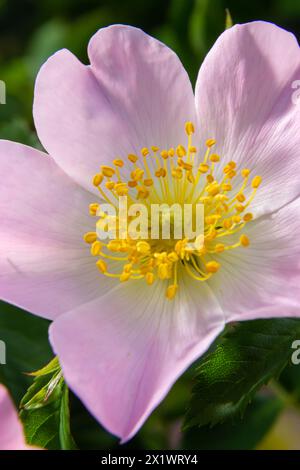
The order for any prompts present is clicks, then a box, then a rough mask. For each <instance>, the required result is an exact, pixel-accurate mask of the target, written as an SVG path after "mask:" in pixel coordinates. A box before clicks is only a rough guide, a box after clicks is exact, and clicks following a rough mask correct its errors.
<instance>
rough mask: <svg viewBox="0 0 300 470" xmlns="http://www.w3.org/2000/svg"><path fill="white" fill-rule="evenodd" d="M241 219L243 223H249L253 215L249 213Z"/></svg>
mask: <svg viewBox="0 0 300 470" xmlns="http://www.w3.org/2000/svg"><path fill="white" fill-rule="evenodd" d="M243 219H244V221H245V222H249V221H250V220H252V219H253V214H251V212H247V214H245V215H244V217H243Z"/></svg>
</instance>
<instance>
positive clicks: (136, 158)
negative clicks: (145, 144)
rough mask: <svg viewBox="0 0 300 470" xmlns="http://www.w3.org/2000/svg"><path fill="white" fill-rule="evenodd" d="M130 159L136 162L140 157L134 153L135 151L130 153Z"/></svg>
mask: <svg viewBox="0 0 300 470" xmlns="http://www.w3.org/2000/svg"><path fill="white" fill-rule="evenodd" d="M127 158H128V160H129V161H130V162H131V163H136V162H137V161H138V159H139V158H138V157H137V156H136V155H134V154H133V153H130V154H129V155H128V156H127Z"/></svg>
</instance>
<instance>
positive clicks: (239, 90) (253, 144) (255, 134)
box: [196, 21, 300, 214]
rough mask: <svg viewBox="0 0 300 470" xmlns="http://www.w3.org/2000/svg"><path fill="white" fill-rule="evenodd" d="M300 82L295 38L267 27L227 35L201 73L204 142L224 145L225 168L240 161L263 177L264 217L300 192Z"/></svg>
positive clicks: (259, 200)
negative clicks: (299, 89)
mask: <svg viewBox="0 0 300 470" xmlns="http://www.w3.org/2000/svg"><path fill="white" fill-rule="evenodd" d="M299 77H300V48H299V45H298V43H297V40H296V38H295V37H294V36H293V35H292V34H290V33H288V32H286V31H284V30H283V29H281V28H278V27H277V26H275V25H273V24H271V23H265V22H261V21H260V22H253V23H248V24H243V25H236V26H234V27H232V28H230V29H229V30H227V31H226V32H224V33H223V34H222V35H221V36H220V38H219V39H218V40H217V42H216V43H215V45H214V47H213V48H212V49H211V51H210V52H209V54H208V55H207V57H206V59H205V60H204V63H203V65H202V66H201V68H200V71H199V75H198V80H197V85H196V106H197V109H198V117H199V125H200V128H201V131H202V133H203V136H204V137H203V140H204V139H205V138H208V137H213V138H215V139H216V140H217V146H216V151H217V153H220V155H221V157H222V161H224V162H225V163H226V162H227V161H229V160H234V161H236V162H237V163H238V166H239V168H243V167H249V168H250V169H251V170H253V174H259V175H261V176H262V178H263V184H262V186H261V188H259V191H258V193H257V195H256V197H255V200H254V202H253V205H252V206H251V207H253V211H255V212H256V213H257V214H264V213H268V212H272V211H273V210H276V209H277V208H280V207H282V206H283V205H284V204H286V203H287V202H289V201H291V200H293V199H294V198H295V197H296V196H298V195H299V193H300V186H299V172H300V159H299V146H300V106H296V104H295V103H294V102H293V100H292V95H293V93H294V92H295V89H293V88H292V84H293V82H294V81H295V80H296V79H299ZM219 167H220V166H219Z"/></svg>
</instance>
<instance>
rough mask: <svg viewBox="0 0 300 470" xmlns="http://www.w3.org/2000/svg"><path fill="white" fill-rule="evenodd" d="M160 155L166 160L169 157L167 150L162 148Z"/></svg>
mask: <svg viewBox="0 0 300 470" xmlns="http://www.w3.org/2000/svg"><path fill="white" fill-rule="evenodd" d="M160 155H161V157H162V158H163V159H164V160H167V158H168V157H169V153H168V151H167V150H162V151H161V152H160Z"/></svg>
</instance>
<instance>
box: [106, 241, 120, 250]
mask: <svg viewBox="0 0 300 470" xmlns="http://www.w3.org/2000/svg"><path fill="white" fill-rule="evenodd" d="M107 249H108V250H109V251H113V252H117V251H120V250H121V243H120V242H119V241H118V240H110V241H109V242H108V244H107Z"/></svg>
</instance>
